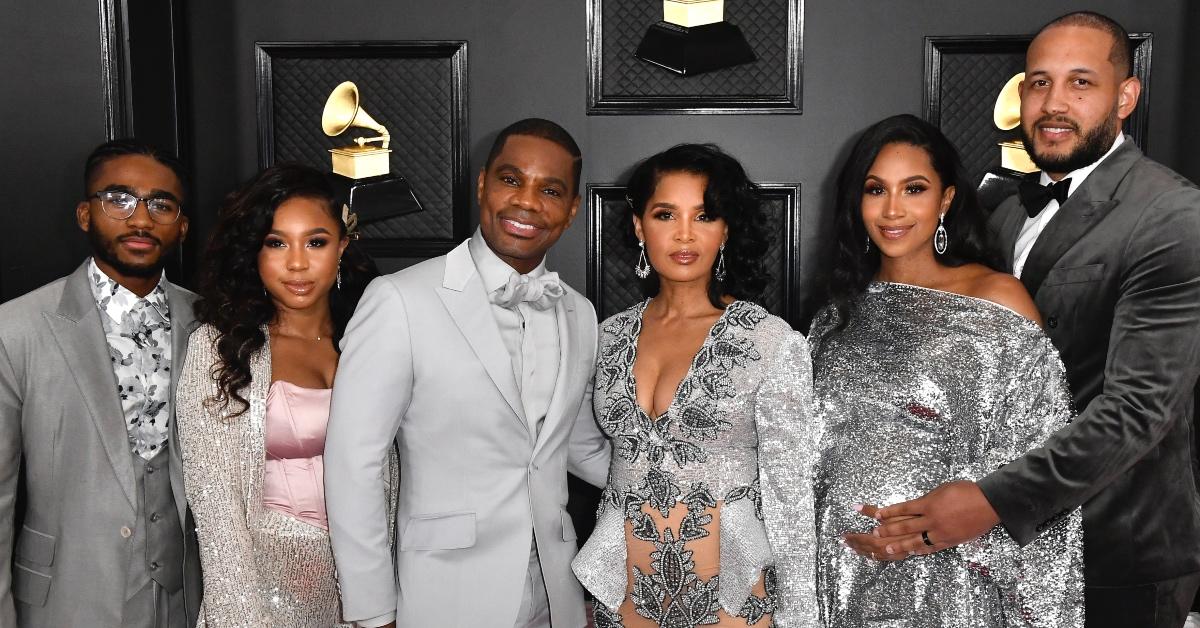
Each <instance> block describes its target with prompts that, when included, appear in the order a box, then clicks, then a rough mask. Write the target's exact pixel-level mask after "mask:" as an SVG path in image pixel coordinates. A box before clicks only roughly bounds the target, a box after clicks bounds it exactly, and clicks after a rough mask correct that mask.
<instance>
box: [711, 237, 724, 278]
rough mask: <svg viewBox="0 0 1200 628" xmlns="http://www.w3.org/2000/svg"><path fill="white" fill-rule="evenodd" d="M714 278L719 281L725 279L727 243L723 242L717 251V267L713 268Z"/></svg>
mask: <svg viewBox="0 0 1200 628" xmlns="http://www.w3.org/2000/svg"><path fill="white" fill-rule="evenodd" d="M713 278H714V279H716V280H717V281H725V243H724V242H722V243H721V248H720V249H718V252H717V267H716V269H715V270H713Z"/></svg>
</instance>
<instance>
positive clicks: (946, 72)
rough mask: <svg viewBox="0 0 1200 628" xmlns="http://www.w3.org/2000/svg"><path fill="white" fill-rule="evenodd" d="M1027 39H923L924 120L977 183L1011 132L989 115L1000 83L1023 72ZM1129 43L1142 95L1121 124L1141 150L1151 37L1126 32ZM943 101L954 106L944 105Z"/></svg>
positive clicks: (1029, 37)
mask: <svg viewBox="0 0 1200 628" xmlns="http://www.w3.org/2000/svg"><path fill="white" fill-rule="evenodd" d="M1032 39H1033V36H1032V35H965V36H962V35H953V36H926V37H925V80H924V89H925V92H924V98H923V103H922V104H923V106H922V109H923V110H924V112H925V119H926V120H928V121H930V122H932V123H933V124H935V125H937V126H938V127H939V128H941V129H942V131H943V132H944V133H945V134H946V136H947V137H948V138H950V140H951V141H952V142H954V144H955V146H957V147H958V149H959V151H960V152H961V153H962V158H963V163H964V165H965V166H966V168H967V171H968V172H970V173H971V175H972V176H974V177H976V178H979V177H981V176H982V175H983V173H985V172H987V171H989V170H991V169H994V168H996V167H998V166H999V150H998V149H997V147H996V142H998V141H1000V139H1002V138H1007V137H1008V136H1009V135H1010V133H1004V132H1002V131H1000V130H998V129H996V128H995V126H994V125H993V123H992V110H993V108H994V105H995V102H996V97H997V96H998V95H999V93H1000V88H1001V87H1003V86H1004V81H1006V80H1008V78H1010V77H1011V76H1012V75H1014V74H1016V73H1017V72H1021V71H1023V70H1024V66H1025V50H1026V49H1027V48H1028V47H1029V42H1030V41H1032ZM1129 43H1130V47H1131V49H1132V51H1133V74H1134V76H1137V77H1138V78H1139V79H1140V80H1141V82H1142V95H1141V97H1140V99H1139V101H1138V105H1137V108H1136V109H1134V111H1133V114H1132V115H1130V116H1129V118H1128V119H1126V121H1125V132H1126V133H1128V134H1129V135H1130V137H1132V138H1133V141H1134V142H1135V143H1136V144H1138V146H1140V147H1141V149H1142V150H1143V151H1145V150H1146V149H1147V146H1146V143H1147V135H1148V133H1147V130H1148V125H1149V121H1150V106H1149V105H1150V61H1151V53H1152V52H1153V48H1154V35H1153V34H1152V33H1130V35H1129ZM959 68H961V71H960V70H959ZM1001 77H1002V78H1001ZM997 81H998V82H997ZM947 101H950V102H953V103H954V107H953V108H950V107H948V106H946V104H945V103H946V102H947Z"/></svg>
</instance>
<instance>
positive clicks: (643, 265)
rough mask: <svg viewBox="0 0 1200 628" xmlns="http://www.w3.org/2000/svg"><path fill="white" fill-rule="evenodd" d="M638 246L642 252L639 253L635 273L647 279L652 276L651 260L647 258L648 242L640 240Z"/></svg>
mask: <svg viewBox="0 0 1200 628" xmlns="http://www.w3.org/2000/svg"><path fill="white" fill-rule="evenodd" d="M638 248H639V249H641V254H640V255H638V261H637V265H636V266H634V267H633V274H635V275H637V276H638V279H645V278H646V277H649V276H650V261H649V260H647V259H646V243H645V242H643V241H641V240H638Z"/></svg>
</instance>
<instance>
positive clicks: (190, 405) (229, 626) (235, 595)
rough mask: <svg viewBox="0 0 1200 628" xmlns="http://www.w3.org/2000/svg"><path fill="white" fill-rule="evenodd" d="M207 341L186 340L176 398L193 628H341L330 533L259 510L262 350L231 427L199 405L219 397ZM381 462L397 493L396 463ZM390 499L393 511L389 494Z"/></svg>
mask: <svg viewBox="0 0 1200 628" xmlns="http://www.w3.org/2000/svg"><path fill="white" fill-rule="evenodd" d="M264 333H265V329H264ZM214 334H215V331H214V330H213V328H212V327H210V326H207V325H206V326H202V327H200V328H199V329H197V330H196V331H195V332H193V334H192V336H191V339H190V340H189V342H188V351H187V359H186V362H185V364H184V368H183V371H182V372H181V373H180V377H179V384H178V388H177V391H176V408H177V410H176V416H177V417H178V418H177V421H178V430H179V444H180V449H181V452H182V457H183V474H184V489H185V491H186V493H187V498H188V505H189V506H190V507H191V509H192V513H193V516H194V517H195V520H196V536H197V537H198V539H199V542H200V561H201V566H202V568H203V572H204V598H203V601H202V603H201V608H200V617H199V620H198V622H197V628H238V627H243V626H244V627H246V628H264V627H265V628H328V627H330V626H349V624H344V623H341V621H340V617H341V603H340V598H339V596H338V591H337V574H336V572H335V570H334V563H333V551H332V548H331V546H330V542H329V533H328V532H327V531H325V530H324V529H322V528H319V527H317V526H314V525H311V524H309V523H305V522H303V521H301V520H299V519H297V518H294V517H290V516H288V515H285V514H283V513H281V512H279V511H278V510H273V509H269V508H266V507H264V505H263V473H264V465H265V461H266V443H265V440H266V439H265V423H266V408H267V395H268V392H269V390H270V384H271V348H270V343H269V342H268V343H266V344H265V345H264V346H263V348H262V349H261V350H259V351H258V352H257V353H256V354H255V355H254V356H253V357H252V358H251V360H250V371H251V381H250V385H249V386H247V387H246V388H245V389H243V390H242V391H241V394H242V396H244V397H245V398H246V399H247V400H248V401H249V402H250V408H249V409H248V410H247V411H246V413H245V414H243V415H241V416H238V417H233V418H231V417H229V416H227V415H228V414H231V413H232V410H224V409H223V408H221V407H220V406H216V407H208V406H206V405H205V403H204V401H205V400H206V399H208V398H210V397H212V396H213V395H215V394H216V392H217V385H216V382H215V381H214V379H213V376H212V367H213V365H214V364H217V363H218V361H219V357H218V355H217V352H216V349H215V347H214V345H213V339H214ZM389 463H390V464H389V465H387V466H386V467H385V469H387V471H388V472H389V474H390V480H391V482H390V486H392V487H395V486H396V479H397V476H398V465H397V464H396V460H395V458H394V456H393V458H392V459H391V460H390V461H389ZM389 490H391V489H389ZM390 497H391V499H390V500H389V504H390V508H391V509H392V510H393V512H394V507H395V494H394V491H393V492H392V495H390ZM392 520H394V517H393V518H392Z"/></svg>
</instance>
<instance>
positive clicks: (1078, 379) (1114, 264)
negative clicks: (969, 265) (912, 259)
mask: <svg viewBox="0 0 1200 628" xmlns="http://www.w3.org/2000/svg"><path fill="white" fill-rule="evenodd" d="M1130 65H1131V63H1130V53H1129V48H1128V35H1127V34H1126V33H1125V30H1124V29H1123V28H1122V27H1121V26H1120V25H1119V24H1117V23H1116V22H1114V21H1113V20H1111V19H1110V18H1108V17H1105V16H1103V15H1099V14H1096V13H1091V12H1086V11H1081V12H1076V13H1070V14H1068V15H1065V16H1063V17H1061V18H1058V19H1056V20H1054V21H1052V22H1050V23H1049V24H1047V25H1046V26H1045V27H1044V28H1042V30H1041V31H1039V33H1038V35H1037V36H1036V37H1035V38H1034V39H1033V42H1032V43H1031V44H1030V45H1029V51H1028V53H1027V54H1026V58H1025V80H1024V82H1023V83H1022V84H1021V131H1022V135H1023V136H1024V140H1025V146H1026V148H1028V149H1029V152H1030V155H1031V156H1032V157H1033V160H1034V163H1035V164H1037V165H1038V166H1039V167H1040V168H1041V169H1042V171H1043V172H1042V173H1040V174H1037V175H1034V178H1032V179H1030V180H1028V181H1026V182H1025V183H1023V184H1022V186H1021V190H1020V194H1019V195H1017V196H1014V197H1012V198H1010V199H1008V200H1007V201H1005V202H1004V203H1002V204H1001V205H1000V206H999V207H998V208H997V210H996V212H995V214H994V215H993V216H992V218H991V221H990V223H989V225H988V226H989V229H990V231H991V235H992V237H993V239H994V241H995V242H996V243H997V244H998V245H999V246H998V248H999V252H1000V253H1001V255H1002V256H1003V258H1004V260H1005V263H1006V264H1007V265H1008V267H1009V269H1010V270H1012V271H1013V273H1014V274H1015V275H1016V276H1017V277H1019V278H1020V279H1021V282H1022V283H1024V284H1025V287H1026V288H1027V289H1028V290H1029V293H1030V294H1031V295H1033V298H1034V302H1035V303H1036V304H1037V307H1038V310H1040V311H1041V313H1042V316H1043V318H1044V320H1045V322H1046V323H1045V324H1046V334H1047V335H1049V336H1050V339H1051V340H1052V341H1053V342H1054V346H1055V347H1057V348H1058V350H1059V352H1060V353H1061V354H1062V360H1063V364H1064V365H1065V366H1066V367H1067V379H1068V380H1069V382H1070V384H1071V392H1072V394H1073V396H1074V398H1075V406H1076V408H1077V409H1078V411H1079V415H1078V416H1077V417H1076V418H1075V419H1074V420H1073V421H1072V422H1071V424H1070V425H1068V426H1067V427H1065V428H1063V429H1062V430H1060V431H1059V432H1058V433H1057V434H1055V435H1054V436H1053V437H1051V438H1050V440H1049V441H1047V442H1046V444H1045V445H1044V446H1043V447H1039V448H1037V449H1034V450H1032V451H1030V452H1029V453H1027V454H1025V455H1024V456H1022V457H1021V458H1018V459H1017V460H1014V461H1012V462H1010V463H1008V464H1007V465H1005V466H1004V467H1003V468H1001V469H998V470H996V471H994V472H992V473H991V474H989V475H988V476H986V477H984V478H982V479H981V480H980V481H979V483H978V484H975V483H971V482H955V483H951V484H947V485H944V486H942V487H939V488H937V489H935V490H934V491H932V492H931V493H930V494H929V495H927V496H925V497H922V498H920V499H917V500H914V501H911V502H907V503H905V504H900V505H898V506H894V507H892V508H885V509H883V511H881V513H880V516H881V517H885V518H886V517H891V516H901V515H918V516H917V517H915V518H913V519H907V520H905V521H901V522H898V523H893V524H889V525H884V526H881V527H880V528H879V533H880V534H881V535H883V537H885V538H882V539H876V541H877V543H879V545H876V546H874V547H872V546H867V548H866V549H867V550H868V551H878V552H880V553H881V555H886V554H891V555H892V556H893V557H896V558H902V557H904V556H907V554H908V552H909V551H915V552H917V553H928V552H932V551H937V550H940V549H943V548H945V547H949V546H952V545H956V544H958V543H961V542H963V541H965V540H969V539H971V538H974V537H977V536H979V535H980V534H982V533H984V532H986V531H987V530H988V529H990V528H991V527H992V526H994V525H996V524H1002V525H1003V526H1004V527H1005V529H1006V530H1007V531H1008V532H1009V534H1011V535H1012V537H1013V538H1014V539H1016V540H1017V541H1018V542H1020V543H1028V542H1029V541H1031V540H1032V539H1034V538H1036V537H1037V536H1038V534H1039V533H1040V532H1041V531H1042V530H1043V529H1044V527H1045V525H1046V522H1047V521H1049V520H1051V519H1052V518H1053V517H1055V516H1056V515H1058V514H1059V513H1062V512H1064V511H1068V510H1072V509H1074V508H1077V507H1079V506H1080V505H1082V506H1083V532H1084V534H1083V540H1084V559H1083V563H1084V582H1085V585H1086V604H1085V605H1086V610H1087V613H1086V626H1087V628H1179V626H1182V625H1183V622H1184V618H1185V616H1186V614H1187V609H1188V607H1189V606H1190V605H1191V602H1192V599H1193V596H1194V595H1195V593H1196V589H1197V586H1200V496H1198V495H1197V492H1196V481H1195V477H1194V475H1193V469H1192V462H1193V460H1194V459H1195V451H1194V442H1195V441H1194V439H1193V429H1194V427H1193V420H1194V419H1193V416H1194V415H1193V409H1194V407H1195V397H1196V384H1197V379H1198V377H1200V190H1197V188H1196V186H1195V185H1193V184H1192V183H1190V182H1189V181H1187V180H1186V179H1184V178H1183V177H1181V176H1179V175H1178V174H1176V173H1174V172H1172V171H1170V170H1169V169H1167V168H1165V167H1163V166H1162V165H1160V164H1157V163H1155V162H1154V161H1151V160H1150V159H1148V158H1146V157H1145V156H1144V155H1142V152H1141V151H1140V150H1138V148H1137V146H1135V145H1134V143H1133V141H1132V140H1131V139H1130V138H1128V137H1124V136H1122V135H1121V131H1120V129H1121V122H1122V121H1123V120H1124V119H1125V118H1127V117H1128V116H1129V114H1130V113H1132V112H1133V110H1134V107H1135V106H1136V105H1137V100H1138V96H1139V92H1140V90H1141V84H1140V83H1139V81H1138V79H1137V78H1136V77H1134V76H1132V75H1131V74H1130ZM950 246H954V244H953V243H951V244H950ZM922 532H924V536H923V537H922V535H921V533H922ZM889 535H890V536H895V537H897V538H886V537H888V536H889Z"/></svg>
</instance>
